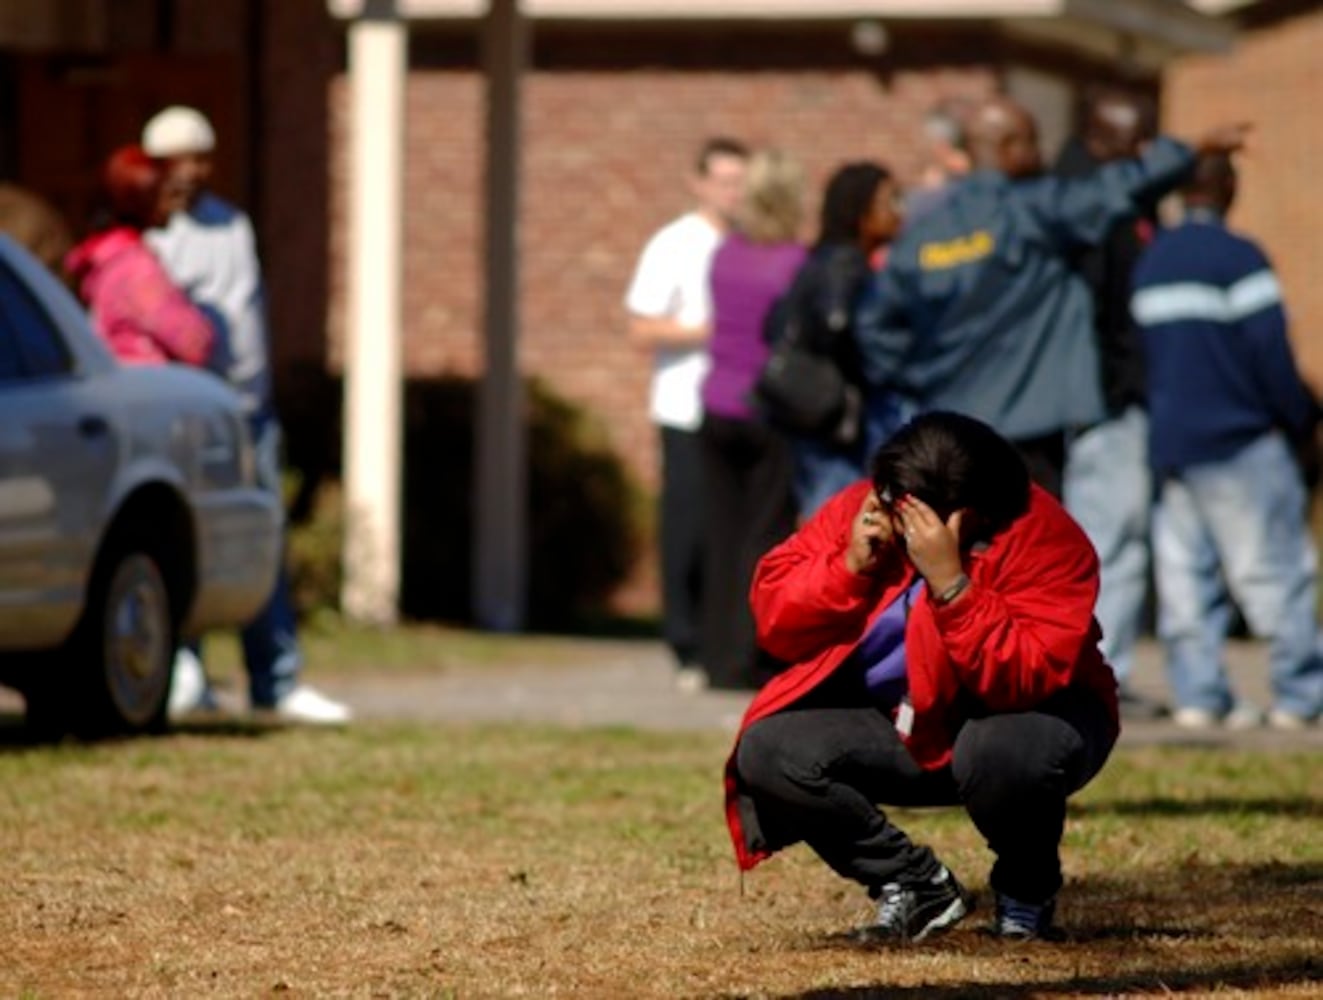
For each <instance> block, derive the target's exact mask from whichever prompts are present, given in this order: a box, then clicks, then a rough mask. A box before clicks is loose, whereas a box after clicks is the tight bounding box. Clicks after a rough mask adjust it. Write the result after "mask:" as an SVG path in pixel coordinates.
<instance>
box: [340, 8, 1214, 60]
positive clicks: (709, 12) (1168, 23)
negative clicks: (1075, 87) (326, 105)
mask: <svg viewBox="0 0 1323 1000" xmlns="http://www.w3.org/2000/svg"><path fill="white" fill-rule="evenodd" d="M1203 2H1205V3H1218V2H1220V3H1222V4H1224V5H1225V4H1227V3H1228V2H1234V0H1203ZM327 7H328V9H329V10H330V11H331V13H332V14H333V15H335V16H336V17H340V18H354V17H360V16H362V15H363V14H364V13H365V11H366V12H367V14H368V16H373V14H374V13H375V14H377V15H378V16H379V15H380V14H381V13H382V12H385V13H387V14H389V13H391V12H394V13H398V15H399V16H400V17H403V18H405V19H408V20H418V21H450V20H465V19H472V18H478V17H481V16H483V15H484V14H485V13H486V12H487V7H488V4H487V0H327ZM521 7H522V9H523V12H524V13H525V14H526V15H527V16H529V17H531V18H533V19H534V20H548V21H615V22H621V21H650V22H656V21H697V22H702V21H816V22H822V21H831V20H880V21H895V22H906V21H910V22H917V21H925V22H934V21H936V22H941V21H955V20H976V21H980V22H984V23H986V22H989V21H991V22H995V23H999V24H1004V25H1007V26H1010V27H1012V28H1013V29H1019V28H1021V27H1024V28H1027V29H1028V30H1029V31H1030V32H1031V33H1032V34H1033V35H1035V36H1036V37H1038V38H1039V39H1041V40H1042V41H1045V42H1048V43H1052V42H1053V41H1056V42H1058V43H1061V44H1065V45H1067V46H1071V47H1074V43H1075V42H1077V41H1079V40H1082V39H1086V38H1087V36H1088V35H1089V34H1090V33H1092V34H1094V35H1098V34H1102V35H1107V36H1111V37H1112V38H1116V37H1124V38H1126V39H1129V40H1130V41H1131V43H1137V44H1140V45H1146V46H1156V47H1157V48H1159V49H1161V50H1162V51H1165V52H1167V53H1176V52H1190V51H1196V52H1210V51H1213V52H1216V51H1223V50H1225V49H1227V48H1229V47H1230V45H1231V43H1232V41H1233V39H1234V38H1235V26H1234V25H1233V24H1231V23H1229V22H1228V21H1225V20H1223V19H1221V18H1217V17H1212V16H1209V15H1208V14H1204V13H1201V12H1199V11H1197V10H1194V9H1193V8H1191V7H1189V6H1186V5H1185V4H1183V3H1177V2H1174V0H522V3H521ZM1035 29H1046V30H1045V31H1043V30H1035ZM1063 29H1064V30H1063Z"/></svg>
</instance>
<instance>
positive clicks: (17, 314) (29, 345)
mask: <svg viewBox="0 0 1323 1000" xmlns="http://www.w3.org/2000/svg"><path fill="white" fill-rule="evenodd" d="M0 328H3V331H4V336H3V338H0V339H3V340H4V341H5V342H6V346H5V347H3V348H0V376H2V377H4V378H11V379H12V378H49V377H50V376H52V375H62V374H64V373H66V372H68V371H69V370H70V369H71V368H72V361H71V359H70V357H69V350H68V348H67V347H65V344H64V340H63V338H61V336H60V334H59V332H58V331H57V330H56V329H55V326H54V324H52V323H51V320H50V317H49V316H47V315H46V311H45V310H44V309H42V308H41V306H40V305H38V304H37V300H36V299H34V298H33V297H32V293H31V292H29V291H28V289H27V287H26V286H25V285H24V284H23V283H22V282H21V281H20V280H19V279H18V277H17V276H16V275H15V274H14V273H13V272H12V271H11V270H10V269H9V268H8V267H5V266H3V265H0ZM6 354H8V355H10V357H8V358H6Z"/></svg>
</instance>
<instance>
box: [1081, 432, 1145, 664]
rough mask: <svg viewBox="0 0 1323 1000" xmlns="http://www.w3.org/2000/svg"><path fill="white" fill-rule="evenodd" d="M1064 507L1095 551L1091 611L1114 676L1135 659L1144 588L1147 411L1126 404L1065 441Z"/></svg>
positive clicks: (1103, 652) (1104, 653) (1142, 611)
mask: <svg viewBox="0 0 1323 1000" xmlns="http://www.w3.org/2000/svg"><path fill="white" fill-rule="evenodd" d="M1062 494H1063V497H1062V498H1063V499H1064V501H1065V504H1066V509H1067V510H1068V511H1070V513H1071V515H1072V516H1073V517H1074V518H1075V520H1076V521H1078V522H1079V524H1080V527H1082V528H1083V529H1084V533H1085V534H1086V535H1088V536H1089V541H1091V542H1092V543H1093V547H1094V549H1095V550H1097V552H1098V563H1099V568H1100V570H1101V572H1102V583H1101V586H1100V588H1099V590H1098V606H1097V608H1096V609H1095V611H1094V614H1095V615H1096V616H1097V618H1098V624H1099V625H1101V626H1102V642H1101V643H1100V644H1099V646H1100V648H1101V650H1102V654H1103V656H1104V657H1105V658H1106V660H1107V662H1108V663H1110V664H1111V665H1112V670H1113V671H1114V672H1115V674H1116V679H1117V682H1118V683H1120V684H1124V683H1125V682H1126V680H1127V679H1128V678H1129V677H1130V671H1131V669H1132V667H1133V666H1134V660H1135V643H1136V642H1137V641H1138V640H1139V633H1140V629H1141V627H1142V624H1143V617H1144V601H1145V598H1146V597H1147V596H1148V567H1149V521H1150V513H1151V510H1152V505H1153V478H1152V474H1151V473H1150V472H1149V466H1148V414H1147V413H1145V412H1144V411H1143V410H1142V409H1141V408H1140V407H1138V406H1132V407H1129V408H1128V409H1126V410H1125V411H1124V412H1122V413H1121V414H1120V415H1119V416H1116V417H1113V418H1111V419H1110V420H1106V421H1104V422H1103V423H1101V424H1098V425H1097V426H1095V427H1092V428H1090V429H1089V430H1087V431H1085V432H1084V433H1083V434H1081V435H1080V436H1079V437H1077V438H1075V439H1074V441H1072V442H1071V444H1070V448H1069V451H1068V453H1067V457H1066V471H1065V477H1064V481H1063V484H1062Z"/></svg>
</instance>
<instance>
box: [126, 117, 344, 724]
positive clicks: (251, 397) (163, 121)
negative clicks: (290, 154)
mask: <svg viewBox="0 0 1323 1000" xmlns="http://www.w3.org/2000/svg"><path fill="white" fill-rule="evenodd" d="M142 145H143V149H144V150H146V152H147V153H148V155H150V156H153V157H156V158H158V159H160V160H161V161H162V162H163V163H164V164H165V166H166V171H167V177H168V179H169V183H170V184H172V185H174V186H176V187H177V188H178V190H179V192H180V196H181V198H182V200H183V207H182V208H181V209H180V210H179V211H176V212H174V213H173V214H172V215H171V216H170V218H169V220H168V221H167V222H166V224H165V225H164V226H162V227H161V228H158V229H153V230H151V231H150V232H149V233H148V234H147V239H148V242H149V243H150V244H151V246H152V248H153V249H154V250H155V251H156V252H157V254H158V255H159V256H160V258H161V261H162V263H163V264H164V265H165V269H166V271H167V272H168V273H169V274H170V276H171V277H172V278H173V279H174V281H175V283H176V284H178V285H179V286H180V287H181V288H182V289H183V290H184V291H185V292H186V293H187V294H188V295H189V297H190V298H191V299H193V301H195V302H198V303H199V304H201V305H203V306H205V307H208V308H211V309H214V310H215V311H216V312H217V313H218V314H219V315H220V316H221V318H222V319H223V321H224V332H225V343H224V348H225V358H226V366H225V376H226V378H227V380H228V381H229V383H230V385H231V386H233V387H234V389H235V390H236V391H237V392H238V393H239V395H240V396H241V397H242V399H243V401H244V403H245V405H246V408H247V411H248V420H249V427H250V429H251V431H252V435H253V442H254V445H255V447H256V452H257V460H258V475H259V479H260V480H261V481H262V483H263V484H264V485H265V487H266V488H268V489H270V490H271V491H272V492H274V493H276V494H277V495H279V493H280V489H281V485H280V423H279V421H278V420H277V419H276V412H275V406H274V401H273V399H272V394H271V368H270V359H269V354H268V351H269V343H268V336H267V329H266V307H265V301H264V291H263V287H262V275H261V268H260V265H259V264H258V260H257V251H256V247H255V241H254V239H253V228H252V223H251V222H250V221H249V220H248V216H247V215H245V214H244V213H243V212H241V211H240V210H239V209H237V208H235V207H234V206H233V205H230V204H229V203H228V202H226V201H224V200H222V199H221V198H219V197H217V196H216V195H215V194H213V193H211V192H210V191H209V190H207V182H208V181H209V179H210V177H211V170H212V160H211V156H212V151H213V150H214V149H215V145H216V136H215V133H214V131H213V130H212V127H211V123H210V122H209V121H208V120H207V119H206V117H205V116H204V115H203V114H202V113H201V112H199V111H197V110H195V109H194V108H186V107H179V106H173V107H168V108H166V109H165V110H163V111H161V112H159V113H158V114H157V115H155V116H154V117H153V118H152V119H151V120H150V121H148V122H147V125H146V127H145V128H144V129H143V132H142ZM241 638H242V642H243V651H244V664H245V666H246V667H247V670H248V688H249V700H250V704H251V705H252V708H253V709H254V710H255V711H257V712H260V713H270V714H272V715H273V716H274V717H275V718H277V719H280V720H282V721H286V722H305V723H324V724H338V723H343V722H346V721H347V720H348V719H349V716H350V713H349V710H348V708H347V707H346V706H344V705H342V704H340V703H339V702H336V701H332V700H331V699H330V698H327V697H326V696H325V695H323V694H321V693H320V692H318V691H316V690H315V689H313V688H311V687H308V686H307V685H305V684H301V683H300V682H299V675H300V672H301V671H302V668H303V653H302V650H301V649H300V647H299V642H298V636H297V624H296V621H295V615H294V607H293V602H292V600H291V598H290V592H289V580H288V575H287V572H286V570H285V569H284V568H283V567H282V569H281V572H280V574H279V576H278V578H277V580H276V586H275V590H274V591H273V592H272V595H271V599H270V600H269V601H268V602H267V605H266V607H265V608H264V609H263V610H262V611H261V613H259V615H258V616H257V618H256V619H254V620H253V621H252V622H251V623H250V624H249V625H248V626H247V627H246V628H244V630H243V632H242V634H241ZM204 687H205V685H204ZM208 696H209V692H206V691H205V690H204V691H203V692H202V693H201V694H200V700H205V699H207V698H208ZM176 708H177V709H178V708H179V706H178V704H176Z"/></svg>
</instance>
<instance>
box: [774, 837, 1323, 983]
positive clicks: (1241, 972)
mask: <svg viewBox="0 0 1323 1000" xmlns="http://www.w3.org/2000/svg"><path fill="white" fill-rule="evenodd" d="M985 895H986V894H985ZM1320 896H1323V863H1319V862H1305V863H1298V864H1295V863H1292V864H1288V863H1284V862H1269V863H1265V864H1254V865H1247V864H1241V865H1228V864H1213V863H1202V862H1199V861H1197V860H1193V859H1191V860H1187V861H1185V862H1184V863H1177V864H1176V865H1174V866H1172V867H1170V868H1165V869H1156V870H1155V869H1152V868H1138V867H1136V868H1135V869H1134V870H1133V871H1131V872H1128V873H1124V874H1117V875H1115V876H1109V877H1097V876H1095V877H1090V878H1084V879H1080V880H1078V881H1073V882H1071V883H1069V884H1068V885H1067V886H1066V888H1065V889H1064V890H1063V892H1062V894H1061V897H1060V902H1061V910H1060V913H1059V923H1060V925H1061V928H1062V930H1063V931H1064V933H1065V936H1066V940H1065V942H1063V943H1047V942H1043V943H1038V942H1034V943H1010V942H1005V941H1002V940H1000V939H998V938H995V937H993V936H992V935H990V934H989V933H987V931H986V930H985V929H983V928H980V927H979V926H978V925H979V924H980V923H983V922H984V921H985V920H986V917H983V918H981V917H980V914H979V913H978V912H976V913H975V914H974V916H973V917H971V918H970V919H969V920H967V921H966V922H965V923H964V924H962V925H961V927H959V928H957V929H956V930H954V931H953V932H951V933H950V934H949V935H947V936H946V937H943V938H939V939H937V940H936V941H933V942H925V943H923V944H919V945H894V944H892V945H888V944H877V943H861V942H860V941H858V940H857V939H853V938H851V937H849V936H848V935H828V936H825V937H823V936H820V937H814V938H810V939H808V940H807V941H805V942H803V943H802V944H801V945H800V948H802V949H804V950H810V951H820V950H837V951H870V952H878V953H883V954H891V955H895V956H896V957H897V959H900V958H901V957H902V956H906V955H921V954H931V955H934V956H938V955H948V956H950V957H951V958H952V959H953V960H954V961H955V962H957V963H959V962H963V961H964V960H966V959H972V960H975V961H973V962H971V963H970V964H971V965H979V966H982V967H988V962H989V961H995V960H997V959H1011V960H1018V961H1019V962H1020V963H1021V965H1017V966H1016V968H1017V969H1019V968H1021V967H1022V968H1023V971H1024V979H1020V978H1018V977H1016V976H1014V974H1013V973H1012V974H1010V975H1009V976H1006V975H1003V976H1002V978H998V979H995V980H994V979H989V980H988V981H970V982H964V983H929V984H926V985H923V986H920V987H904V988H900V987H896V986H892V985H886V984H883V983H878V984H876V985H870V986H858V987H849V988H839V989H824V990H813V991H808V992H804V993H796V994H788V995H787V1000H788V998H789V997H796V998H803V1000H857V998H865V997H879V998H881V997H911V996H913V997H918V996H922V997H936V998H938V1000H955V998H960V997H971V998H985V997H1028V996H1039V995H1042V994H1045V993H1046V994H1055V993H1071V994H1085V995H1087V994H1117V993H1165V992H1182V991H1195V990H1212V989H1215V988H1224V989H1226V988H1234V989H1255V988H1257V989H1265V990H1266V989H1269V988H1272V987H1280V986H1285V985H1290V984H1309V983H1316V982H1323V958H1320V956H1319V954H1318V953H1317V948H1316V947H1307V946H1306V951H1305V953H1304V954H1302V953H1301V951H1302V943H1307V942H1317V941H1318V940H1319V938H1320V936H1323V910H1320V908H1319V906H1318V900H1319V898H1320ZM981 902H982V903H983V904H984V905H983V907H982V909H983V911H984V913H986V912H987V911H988V910H990V909H991V907H990V906H988V905H986V902H987V901H986V899H985V900H983V901H981ZM985 926H986V924H985ZM1233 952H1234V954H1235V956H1236V958H1235V961H1230V960H1228V959H1227V957H1226V956H1227V955H1228V954H1229V953H1233ZM1255 955H1257V958H1255V957H1254V956H1255ZM1063 956H1066V957H1073V959H1074V961H1072V962H1071V963H1070V964H1071V965H1073V966H1074V967H1075V969H1076V970H1079V969H1081V968H1089V969H1096V968H1102V969H1106V970H1115V971H1108V972H1105V973H1099V974H1090V973H1081V972H1079V971H1076V972H1075V973H1073V974H1072V973H1066V974H1063V975H1062V976H1061V978H1059V979H1048V978H1044V976H1043V971H1042V970H1043V968H1045V967H1051V966H1052V965H1053V964H1056V965H1062V964H1063V963H1062V962H1061V961H1060V960H1061V958H1062V957H1063ZM1036 957H1038V958H1042V959H1048V958H1052V959H1055V960H1056V961H1055V962H1053V961H1035V958H1036ZM993 975H996V973H993Z"/></svg>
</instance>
